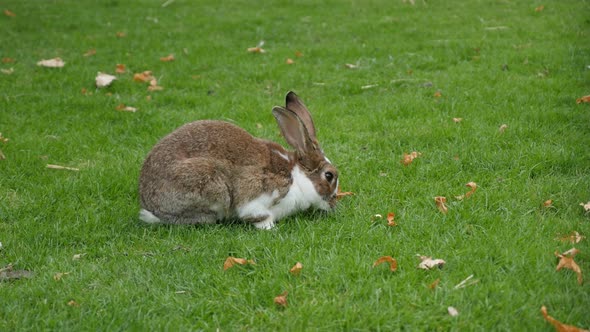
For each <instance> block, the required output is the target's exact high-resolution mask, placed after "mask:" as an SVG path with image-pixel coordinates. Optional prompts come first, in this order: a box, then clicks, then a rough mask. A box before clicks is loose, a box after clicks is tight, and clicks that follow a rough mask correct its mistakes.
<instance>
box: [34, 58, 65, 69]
mask: <svg viewBox="0 0 590 332" xmlns="http://www.w3.org/2000/svg"><path fill="white" fill-rule="evenodd" d="M65 65H66V63H65V62H64V61H63V60H62V59H61V58H53V59H49V60H41V61H39V62H37V66H41V67H47V68H62V67H63V66H65Z"/></svg>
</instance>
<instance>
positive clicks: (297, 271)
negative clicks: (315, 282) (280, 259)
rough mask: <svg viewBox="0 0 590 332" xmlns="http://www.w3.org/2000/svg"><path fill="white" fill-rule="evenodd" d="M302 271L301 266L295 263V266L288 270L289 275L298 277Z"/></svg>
mask: <svg viewBox="0 0 590 332" xmlns="http://www.w3.org/2000/svg"><path fill="white" fill-rule="evenodd" d="M302 269H303V264H301V263H299V262H297V263H295V265H293V267H292V268H291V269H290V270H289V272H291V274H292V275H294V276H298V275H299V274H301V270H302Z"/></svg>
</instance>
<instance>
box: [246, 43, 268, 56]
mask: <svg viewBox="0 0 590 332" xmlns="http://www.w3.org/2000/svg"><path fill="white" fill-rule="evenodd" d="M263 45H264V40H261V41H260V42H259V43H258V45H256V46H255V47H249V48H248V52H250V53H266V51H265V50H264V49H263V48H262V46H263Z"/></svg>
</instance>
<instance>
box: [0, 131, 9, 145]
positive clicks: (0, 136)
mask: <svg viewBox="0 0 590 332" xmlns="http://www.w3.org/2000/svg"><path fill="white" fill-rule="evenodd" d="M8 141H9V139H8V138H6V137H4V136H2V133H0V143H4V144H6V143H7V142H8Z"/></svg>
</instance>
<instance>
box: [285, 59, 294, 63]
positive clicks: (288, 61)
mask: <svg viewBox="0 0 590 332" xmlns="http://www.w3.org/2000/svg"><path fill="white" fill-rule="evenodd" d="M285 63H286V64H288V65H292V64H294V63H295V61H293V59H291V58H287V60H285Z"/></svg>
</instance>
